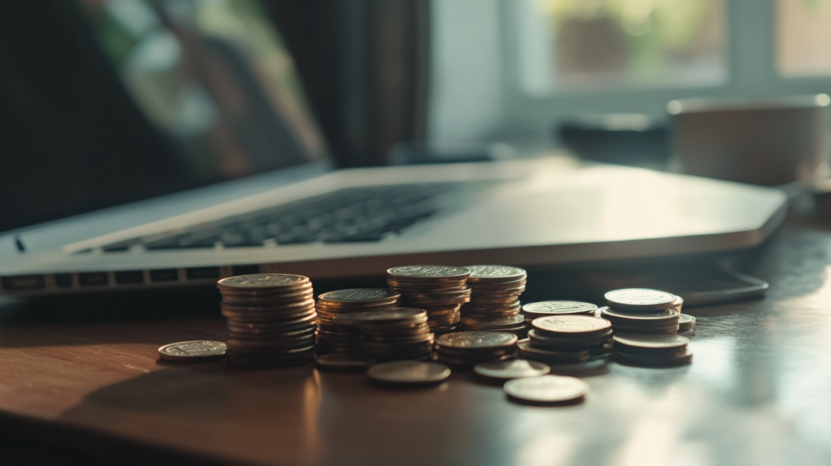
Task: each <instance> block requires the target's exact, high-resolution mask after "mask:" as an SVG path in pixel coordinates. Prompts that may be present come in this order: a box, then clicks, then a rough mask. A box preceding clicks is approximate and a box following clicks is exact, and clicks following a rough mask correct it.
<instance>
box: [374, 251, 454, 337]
mask: <svg viewBox="0 0 831 466" xmlns="http://www.w3.org/2000/svg"><path fill="white" fill-rule="evenodd" d="M469 276H470V272H469V271H468V270H467V269H465V268H462V267H452V266H447V265H407V266H402V267H393V268H391V269H389V270H387V283H388V284H389V286H390V288H391V289H392V290H394V291H396V292H400V293H401V305H402V306H406V307H411V308H416V309H424V310H425V311H427V319H428V320H427V325H428V326H429V327H430V328H431V329H432V331H433V332H434V333H448V332H452V331H454V330H456V328H457V327H458V325H459V317H460V316H461V314H460V312H459V308H461V306H462V304H464V303H466V302H468V301H470V288H468V287H467V279H468V277H469Z"/></svg>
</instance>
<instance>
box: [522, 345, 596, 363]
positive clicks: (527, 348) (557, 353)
mask: <svg viewBox="0 0 831 466" xmlns="http://www.w3.org/2000/svg"><path fill="white" fill-rule="evenodd" d="M532 343H533V342H530V341H521V342H519V343H517V349H519V353H520V354H521V355H522V357H525V358H528V359H534V360H539V361H545V362H548V363H551V364H577V363H581V362H586V361H588V360H589V357H590V356H591V351H589V350H588V349H586V348H580V349H572V350H566V349H559V350H551V349H546V348H539V347H536V346H534V345H533V344H532Z"/></svg>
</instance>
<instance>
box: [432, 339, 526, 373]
mask: <svg viewBox="0 0 831 466" xmlns="http://www.w3.org/2000/svg"><path fill="white" fill-rule="evenodd" d="M517 340H518V338H517V336H516V335H514V334H512V333H507V332H456V333H450V334H447V335H442V336H440V337H438V338H436V344H435V345H434V347H435V353H433V354H431V355H430V358H431V359H432V360H434V361H437V362H441V363H444V364H447V365H448V366H451V367H456V368H460V369H461V368H464V369H469V368H472V367H473V366H475V365H476V364H478V363H480V362H498V361H507V360H509V359H513V358H515V357H516V344H517Z"/></svg>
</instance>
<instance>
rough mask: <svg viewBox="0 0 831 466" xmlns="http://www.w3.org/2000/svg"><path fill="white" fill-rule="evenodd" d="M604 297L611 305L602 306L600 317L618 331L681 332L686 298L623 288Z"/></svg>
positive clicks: (647, 290)
mask: <svg viewBox="0 0 831 466" xmlns="http://www.w3.org/2000/svg"><path fill="white" fill-rule="evenodd" d="M605 298H606V303H607V305H608V306H609V307H606V308H603V309H601V310H600V316H601V317H603V318H604V319H606V320H608V321H609V322H611V323H612V329H613V330H614V331H615V333H636V334H656V333H663V334H675V333H678V324H679V320H680V316H681V311H680V306H681V304H683V300H681V298H679V297H678V296H675V295H674V294H672V293H667V292H665V291H658V290H651V289H648V288H624V289H621V290H614V291H610V292H608V293H606V295H605ZM679 300H680V303H679Z"/></svg>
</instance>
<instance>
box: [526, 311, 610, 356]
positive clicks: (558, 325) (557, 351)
mask: <svg viewBox="0 0 831 466" xmlns="http://www.w3.org/2000/svg"><path fill="white" fill-rule="evenodd" d="M531 324H532V325H533V327H534V328H533V329H531V330H530V331H529V332H528V337H529V340H527V341H522V342H520V343H519V344H518V346H519V354H520V356H522V357H523V358H525V359H531V360H535V361H540V362H544V363H546V364H549V365H563V364H579V363H584V362H587V361H589V360H592V359H600V358H605V357H606V356H608V355H609V353H610V351H611V341H610V340H611V337H612V325H611V324H610V323H609V322H608V321H606V320H604V319H599V318H597V317H593V316H589V315H563V316H556V315H555V316H548V317H540V318H537V319H534V321H533V322H532V323H531Z"/></svg>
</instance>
